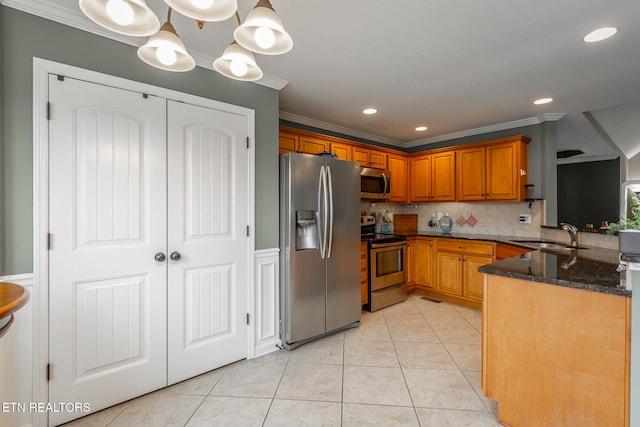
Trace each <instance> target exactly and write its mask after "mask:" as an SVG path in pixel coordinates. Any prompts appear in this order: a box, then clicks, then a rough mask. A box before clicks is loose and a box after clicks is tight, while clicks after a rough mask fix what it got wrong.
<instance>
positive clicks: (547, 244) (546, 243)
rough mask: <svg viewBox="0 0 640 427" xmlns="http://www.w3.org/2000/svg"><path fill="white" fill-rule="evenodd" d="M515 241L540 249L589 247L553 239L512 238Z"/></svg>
mask: <svg viewBox="0 0 640 427" xmlns="http://www.w3.org/2000/svg"><path fill="white" fill-rule="evenodd" d="M512 242H514V243H523V244H525V245H527V246H535V247H538V248H540V249H561V250H571V249H588V248H587V247H585V246H571V245H567V244H566V243H560V242H554V241H552V240H539V239H538V240H512Z"/></svg>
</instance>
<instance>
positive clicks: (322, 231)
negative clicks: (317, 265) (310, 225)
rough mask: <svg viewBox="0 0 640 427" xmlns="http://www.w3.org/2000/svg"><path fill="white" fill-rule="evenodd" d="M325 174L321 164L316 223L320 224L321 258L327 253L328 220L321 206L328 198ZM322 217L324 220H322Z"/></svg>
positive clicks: (318, 227)
mask: <svg viewBox="0 0 640 427" xmlns="http://www.w3.org/2000/svg"><path fill="white" fill-rule="evenodd" d="M324 190H325V174H324V166H320V175H319V178H318V211H317V212H316V217H318V219H317V221H316V224H318V226H317V230H318V241H319V242H320V258H321V259H324V253H325V249H326V248H325V237H326V235H327V234H326V231H325V230H326V227H325V222H326V217H325V215H324V213H322V214H321V213H320V208H321V207H323V202H324V201H325V199H326V194H325V191H324ZM320 219H322V222H320Z"/></svg>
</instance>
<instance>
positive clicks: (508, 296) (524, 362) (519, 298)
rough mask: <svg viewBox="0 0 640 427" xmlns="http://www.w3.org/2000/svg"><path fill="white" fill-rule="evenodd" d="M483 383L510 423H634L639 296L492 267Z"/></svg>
mask: <svg viewBox="0 0 640 427" xmlns="http://www.w3.org/2000/svg"><path fill="white" fill-rule="evenodd" d="M482 311H483V316H482V388H483V390H484V394H485V395H486V396H488V397H490V398H491V399H493V400H495V401H497V402H498V411H499V412H498V420H499V421H500V423H501V425H504V426H514V427H516V426H525V427H526V426H581V427H582V426H593V427H599V426H621V427H624V426H629V413H630V407H629V405H630V401H629V387H630V360H631V356H630V353H631V298H630V297H625V296H620V295H610V294H605V293H600V292H594V291H588V290H584V289H575V288H569V287H565V286H557V285H551V284H546V283H537V282H530V281H526V280H521V279H514V278H509V277H502V276H496V275H491V274H487V275H486V278H485V292H484V304H483V309H482Z"/></svg>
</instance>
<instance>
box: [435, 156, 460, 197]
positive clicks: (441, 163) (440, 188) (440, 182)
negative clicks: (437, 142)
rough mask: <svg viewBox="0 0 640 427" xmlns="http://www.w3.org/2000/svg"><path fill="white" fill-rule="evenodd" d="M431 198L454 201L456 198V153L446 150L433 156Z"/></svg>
mask: <svg viewBox="0 0 640 427" xmlns="http://www.w3.org/2000/svg"><path fill="white" fill-rule="evenodd" d="M431 169H432V171H433V172H432V180H431V194H432V195H433V198H432V199H431V200H433V201H437V202H453V201H455V200H456V153H455V151H446V152H442V153H436V154H434V155H433V156H432V168H431Z"/></svg>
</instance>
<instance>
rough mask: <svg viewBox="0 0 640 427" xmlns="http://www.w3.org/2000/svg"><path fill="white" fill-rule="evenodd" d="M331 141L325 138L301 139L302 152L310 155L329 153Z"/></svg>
mask: <svg viewBox="0 0 640 427" xmlns="http://www.w3.org/2000/svg"><path fill="white" fill-rule="evenodd" d="M330 144H331V143H330V142H329V140H326V139H323V138H314V137H309V136H301V137H300V151H301V152H302V153H308V154H318V153H322V152H323V151H329V148H330Z"/></svg>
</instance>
